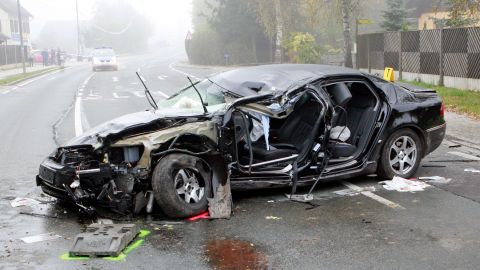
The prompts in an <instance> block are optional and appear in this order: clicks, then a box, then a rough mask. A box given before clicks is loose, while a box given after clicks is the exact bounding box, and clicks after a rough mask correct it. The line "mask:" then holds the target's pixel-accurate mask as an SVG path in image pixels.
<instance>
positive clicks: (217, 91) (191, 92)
mask: <svg viewBox="0 0 480 270" xmlns="http://www.w3.org/2000/svg"><path fill="white" fill-rule="evenodd" d="M194 85H195V87H196V88H197V90H198V92H199V93H200V95H201V96H202V99H203V101H204V102H205V106H207V110H208V111H209V112H212V111H217V110H219V109H221V108H223V107H224V105H225V95H224V92H225V89H223V88H222V87H220V86H218V85H217V84H215V83H213V82H212V81H210V80H208V79H205V80H202V81H198V82H196V83H194ZM158 107H159V108H160V109H161V108H177V109H187V110H193V111H197V110H198V111H203V107H202V103H201V101H200V98H199V96H198V94H197V93H196V91H195V89H194V88H193V86H191V85H189V86H187V87H186V88H184V89H182V90H180V91H179V92H177V93H176V94H174V95H172V96H171V97H169V98H167V99H165V100H162V101H160V102H158Z"/></svg>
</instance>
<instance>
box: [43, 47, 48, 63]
mask: <svg viewBox="0 0 480 270" xmlns="http://www.w3.org/2000/svg"><path fill="white" fill-rule="evenodd" d="M42 61H43V66H44V67H45V66H48V51H47V49H43V51H42Z"/></svg>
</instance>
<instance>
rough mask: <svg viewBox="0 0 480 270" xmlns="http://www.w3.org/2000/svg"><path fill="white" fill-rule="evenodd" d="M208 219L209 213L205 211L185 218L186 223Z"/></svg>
mask: <svg viewBox="0 0 480 270" xmlns="http://www.w3.org/2000/svg"><path fill="white" fill-rule="evenodd" d="M209 218H210V215H209V212H208V211H205V212H203V213H201V214H199V215H196V216H193V217H189V218H187V220H188V221H195V220H198V219H209Z"/></svg>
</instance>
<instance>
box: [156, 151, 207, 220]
mask: <svg viewBox="0 0 480 270" xmlns="http://www.w3.org/2000/svg"><path fill="white" fill-rule="evenodd" d="M210 175H211V174H210V168H209V166H208V164H207V163H206V162H205V161H204V160H202V159H200V158H198V157H195V156H191V155H186V154H170V155H167V156H165V157H163V158H162V159H161V160H160V161H159V162H158V164H157V166H156V167H155V170H154V171H153V175H152V188H153V193H154V196H155V200H156V201H157V204H158V205H159V206H160V208H161V209H162V211H163V212H164V213H165V214H166V215H167V216H169V217H172V218H186V217H190V216H193V215H197V214H200V213H202V212H204V211H206V210H207V207H208V202H207V197H210V193H211V176H210Z"/></svg>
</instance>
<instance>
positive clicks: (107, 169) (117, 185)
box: [55, 146, 151, 214]
mask: <svg viewBox="0 0 480 270" xmlns="http://www.w3.org/2000/svg"><path fill="white" fill-rule="evenodd" d="M142 151H143V147H142V146H134V147H115V148H111V149H110V150H109V151H108V152H105V153H102V152H99V153H97V152H98V151H97V152H96V151H93V149H88V148H62V149H60V150H59V151H58V152H57V154H56V155H55V159H56V160H57V161H58V162H59V163H60V164H62V165H64V166H66V168H67V169H69V170H71V172H73V174H74V180H73V182H71V183H69V184H67V183H64V186H65V189H66V190H67V193H68V195H69V197H71V198H72V199H73V201H74V202H75V203H76V204H77V205H78V206H79V208H80V209H81V210H82V211H85V212H87V213H88V214H92V213H93V212H94V209H93V208H91V207H86V206H84V202H91V201H96V202H97V203H98V202H100V205H101V206H105V207H108V208H111V209H114V210H115V211H116V212H118V213H122V214H128V213H131V212H132V211H133V212H137V213H138V212H140V211H142V210H143V209H144V208H145V207H146V206H147V204H148V200H149V198H148V197H147V195H146V194H147V193H149V192H148V190H147V189H148V184H146V182H147V179H148V172H147V171H146V169H142V168H137V167H135V166H136V163H137V162H138V160H139V159H140V156H141V152H142ZM150 200H151V199H150ZM88 205H89V204H88ZM140 205H141V206H142V207H139V206H140ZM150 210H151V209H150Z"/></svg>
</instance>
